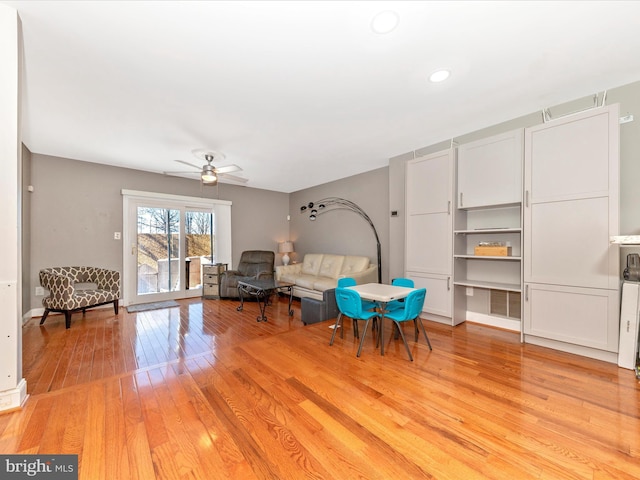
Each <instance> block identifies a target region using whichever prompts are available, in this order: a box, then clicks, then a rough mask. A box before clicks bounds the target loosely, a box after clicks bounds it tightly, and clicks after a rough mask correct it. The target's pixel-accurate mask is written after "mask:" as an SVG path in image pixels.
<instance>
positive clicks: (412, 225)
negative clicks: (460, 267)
mask: <svg viewBox="0 0 640 480" xmlns="http://www.w3.org/2000/svg"><path fill="white" fill-rule="evenodd" d="M452 191H453V151H452V150H447V151H444V152H439V153H435V154H432V155H427V156H424V157H421V158H418V159H415V160H411V161H409V162H407V169H406V202H405V203H406V209H407V221H406V232H405V238H406V246H405V247H406V248H405V271H417V272H424V273H438V274H442V275H450V274H451V269H452V267H451V265H452V258H453V257H452V243H453V240H452V236H453V222H452V214H451V201H452Z"/></svg>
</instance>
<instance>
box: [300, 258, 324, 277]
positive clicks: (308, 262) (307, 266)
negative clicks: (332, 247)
mask: <svg viewBox="0 0 640 480" xmlns="http://www.w3.org/2000/svg"><path fill="white" fill-rule="evenodd" d="M323 256H324V255H323V254H321V253H307V254H306V255H305V256H304V261H303V262H302V273H303V274H305V275H318V272H319V271H320V264H321V263H322V257H323Z"/></svg>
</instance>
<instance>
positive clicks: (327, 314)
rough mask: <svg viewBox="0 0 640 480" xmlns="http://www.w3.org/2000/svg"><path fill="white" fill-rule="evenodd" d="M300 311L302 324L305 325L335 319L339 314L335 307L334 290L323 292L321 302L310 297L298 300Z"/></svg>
mask: <svg viewBox="0 0 640 480" xmlns="http://www.w3.org/2000/svg"><path fill="white" fill-rule="evenodd" d="M300 310H301V314H300V316H301V318H302V323H304V324H305V325H310V324H312V323H318V322H324V321H325V320H329V319H330V318H336V317H337V316H338V313H340V312H339V311H338V306H337V305H336V289H335V288H331V289H329V290H325V291H324V292H323V293H322V300H317V299H315V298H311V297H304V298H302V299H301V300H300Z"/></svg>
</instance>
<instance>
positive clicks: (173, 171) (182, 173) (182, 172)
mask: <svg viewBox="0 0 640 480" xmlns="http://www.w3.org/2000/svg"><path fill="white" fill-rule="evenodd" d="M162 173H163V174H164V175H178V174H180V175H184V174H191V175H199V174H200V172H194V171H193V170H189V171H181V172H179V171H175V170H171V171H169V172H166V171H165V172H162Z"/></svg>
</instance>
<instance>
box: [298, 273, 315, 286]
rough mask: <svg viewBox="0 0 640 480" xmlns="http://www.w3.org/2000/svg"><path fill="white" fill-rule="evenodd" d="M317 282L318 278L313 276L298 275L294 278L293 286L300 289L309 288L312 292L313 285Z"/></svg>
mask: <svg viewBox="0 0 640 480" xmlns="http://www.w3.org/2000/svg"><path fill="white" fill-rule="evenodd" d="M317 281H318V277H316V276H315V275H305V274H304V273H303V274H300V275H298V276H297V277H296V278H295V284H296V285H297V286H299V287H302V288H309V289H311V290H313V285H314V283H316V282H317Z"/></svg>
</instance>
